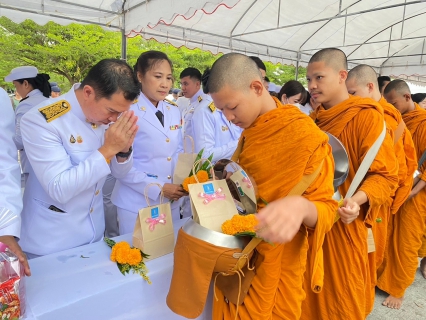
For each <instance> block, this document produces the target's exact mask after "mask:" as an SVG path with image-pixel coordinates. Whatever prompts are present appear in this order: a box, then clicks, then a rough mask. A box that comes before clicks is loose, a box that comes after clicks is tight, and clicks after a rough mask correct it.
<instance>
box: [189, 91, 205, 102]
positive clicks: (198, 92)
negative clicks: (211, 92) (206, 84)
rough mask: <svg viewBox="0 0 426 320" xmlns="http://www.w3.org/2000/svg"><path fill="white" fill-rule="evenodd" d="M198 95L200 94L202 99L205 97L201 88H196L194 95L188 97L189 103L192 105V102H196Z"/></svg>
mask: <svg viewBox="0 0 426 320" xmlns="http://www.w3.org/2000/svg"><path fill="white" fill-rule="evenodd" d="M199 96H201V97H202V98H203V100H204V99H205V97H204V92H203V89H200V90H198V91H197V93H196V94H194V96H193V97H192V98H191V99H189V104H191V105H192V104H193V103H195V102H198V97H199Z"/></svg>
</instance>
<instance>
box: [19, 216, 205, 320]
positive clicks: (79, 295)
mask: <svg viewBox="0 0 426 320" xmlns="http://www.w3.org/2000/svg"><path fill="white" fill-rule="evenodd" d="M185 221H186V219H184V220H180V221H177V222H175V225H174V229H175V235H176V234H177V230H178V229H179V228H180V227H181V226H182V225H183V223H184V222H185ZM114 240H116V241H121V240H125V241H127V242H129V243H130V244H131V243H132V241H131V240H132V235H131V234H127V235H123V236H120V237H117V238H114ZM52 241H54V239H52ZM110 253H111V249H110V248H109V247H108V246H107V245H106V244H105V243H104V242H103V241H102V242H97V243H92V244H89V245H85V246H82V247H78V248H74V249H70V250H65V251H62V252H59V253H55V254H51V255H47V256H43V257H39V258H36V259H32V260H30V267H31V272H32V276H31V277H27V278H26V292H27V304H26V305H27V312H26V318H25V319H26V320H76V319H78V320H86V319H87V320H103V319H110V320H113V319H114V320H131V319H138V320H140V319H155V320H157V319H159V320H163V319H164V320H169V319H170V320H174V319H184V318H183V317H181V316H178V315H176V314H174V313H173V312H172V311H171V310H170V309H169V308H168V307H167V305H166V296H167V293H168V291H169V286H170V280H171V277H172V271H173V254H168V255H166V256H163V257H160V258H157V259H154V260H152V261H149V260H147V262H146V265H147V267H148V269H149V272H148V275H149V277H150V279H151V281H152V284H151V285H149V284H148V283H146V282H145V281H144V280H143V279H142V277H140V276H139V275H137V274H132V273H130V274H127V275H126V276H123V275H122V274H121V273H120V271H119V270H118V268H117V265H116V264H115V263H114V262H112V261H111V260H110V259H109V256H110ZM81 256H84V257H88V258H81ZM188 299H191V297H188ZM207 301H208V302H209V303H207V304H206V308H205V310H204V313H203V314H202V315H201V316H200V317H199V318H197V319H204V320H210V319H211V301H212V295H211V292H210V294H209V297H208V300H207Z"/></svg>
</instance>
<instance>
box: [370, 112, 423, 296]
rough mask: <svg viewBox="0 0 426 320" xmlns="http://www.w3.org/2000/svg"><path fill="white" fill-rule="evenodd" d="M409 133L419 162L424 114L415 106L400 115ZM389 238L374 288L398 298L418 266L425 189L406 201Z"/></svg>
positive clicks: (412, 278)
mask: <svg viewBox="0 0 426 320" xmlns="http://www.w3.org/2000/svg"><path fill="white" fill-rule="evenodd" d="M402 118H403V119H404V122H405V124H406V125H407V128H408V130H410V132H411V135H412V138H413V141H414V145H415V147H416V154H417V159H418V160H419V159H420V157H421V155H422V154H423V152H424V151H425V150H426V139H425V137H426V111H425V110H424V109H422V108H420V107H419V106H418V105H417V104H416V108H415V110H413V111H411V112H408V113H406V114H404V115H402ZM425 169H426V164H423V166H422V167H421V168H420V171H421V172H422V176H421V179H422V180H424V181H426V171H425ZM394 219H395V220H396V221H394V223H393V228H392V231H391V232H392V233H391V234H390V235H389V243H388V248H387V250H386V254H385V259H384V261H383V264H382V267H381V268H380V270H379V273H380V277H379V279H378V281H377V286H378V287H379V288H380V289H382V290H383V291H386V292H387V293H389V294H390V295H392V296H394V297H396V298H400V297H403V296H404V293H405V290H406V289H407V288H408V287H409V286H410V285H411V284H412V283H413V281H414V278H415V274H416V270H417V267H418V264H419V261H418V259H417V256H418V254H419V253H420V252H419V251H421V250H422V249H421V247H422V237H423V236H424V232H425V226H426V189H425V188H423V189H422V190H421V191H420V192H419V193H418V194H417V195H416V196H414V197H413V198H411V199H409V200H407V201H406V202H405V203H404V204H403V205H402V206H401V208H400V210H399V211H398V212H397V214H396V215H395V218H394Z"/></svg>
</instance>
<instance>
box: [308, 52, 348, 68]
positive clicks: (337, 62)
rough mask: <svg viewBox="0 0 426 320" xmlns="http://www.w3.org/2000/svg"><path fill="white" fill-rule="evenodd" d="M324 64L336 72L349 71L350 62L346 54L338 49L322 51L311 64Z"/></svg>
mask: <svg viewBox="0 0 426 320" xmlns="http://www.w3.org/2000/svg"><path fill="white" fill-rule="evenodd" d="M314 62H324V63H325V65H326V66H328V67H331V68H333V69H334V70H335V71H337V72H339V71H340V70H348V60H347V59H346V54H345V53H344V52H343V51H342V50H340V49H336V48H327V49H322V50H320V51H318V52H317V53H315V54H314V55H313V56H312V57H311V59H310V60H309V63H314Z"/></svg>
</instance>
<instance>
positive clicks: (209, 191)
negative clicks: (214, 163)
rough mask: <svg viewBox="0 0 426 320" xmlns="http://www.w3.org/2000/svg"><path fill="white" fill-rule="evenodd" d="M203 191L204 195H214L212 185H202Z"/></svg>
mask: <svg viewBox="0 0 426 320" xmlns="http://www.w3.org/2000/svg"><path fill="white" fill-rule="evenodd" d="M203 189H204V193H205V194H214V188H213V183H207V184H205V185H203Z"/></svg>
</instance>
